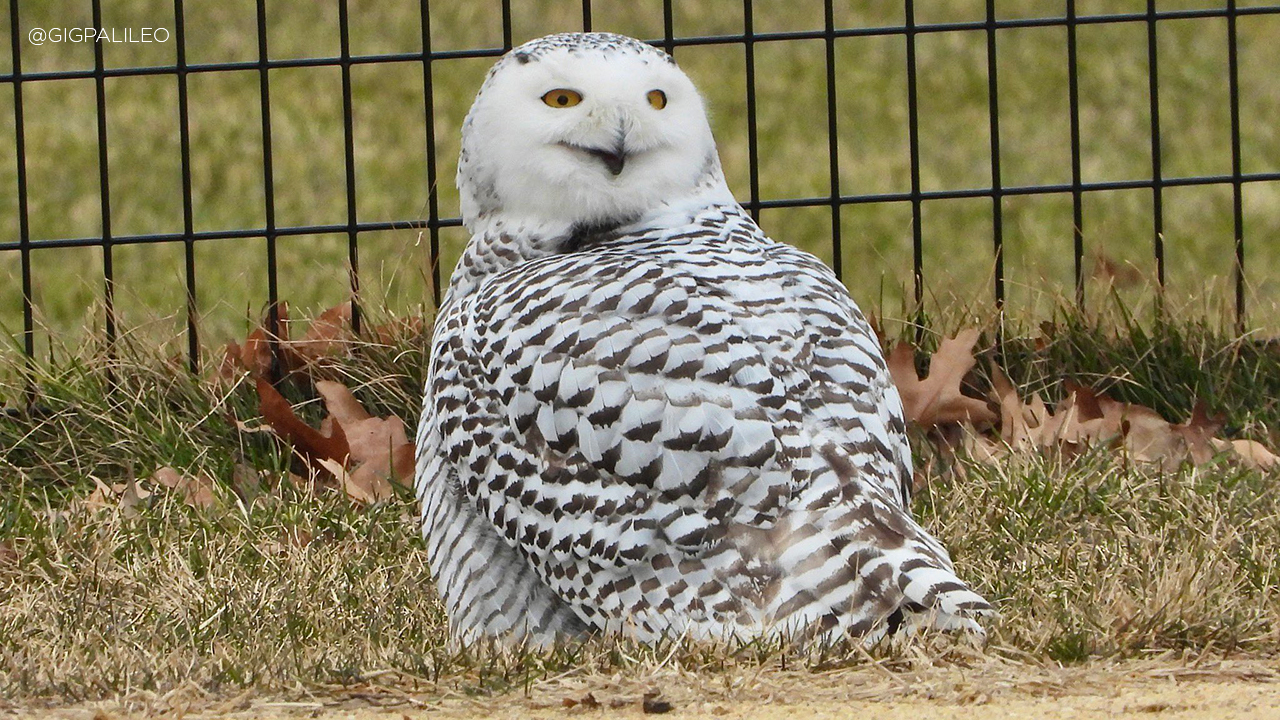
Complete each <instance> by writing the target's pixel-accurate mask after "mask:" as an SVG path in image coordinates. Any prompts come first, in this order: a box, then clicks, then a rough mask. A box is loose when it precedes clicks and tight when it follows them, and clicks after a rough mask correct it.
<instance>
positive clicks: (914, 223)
mask: <svg viewBox="0 0 1280 720" xmlns="http://www.w3.org/2000/svg"><path fill="white" fill-rule="evenodd" d="M904 10H905V20H906V40H907V142H908V145H909V151H910V154H911V280H912V283H913V288H914V290H915V303H916V307H915V316H916V317H915V325H916V333H915V334H916V344H917V345H919V344H920V341H921V340H922V339H923V337H924V243H923V228H921V217H922V213H921V209H920V203H921V195H920V118H919V97H918V94H917V88H916V9H915V3H914V2H913V0H906V5H905V8H904Z"/></svg>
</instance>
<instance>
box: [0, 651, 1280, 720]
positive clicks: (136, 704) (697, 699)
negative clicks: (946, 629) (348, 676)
mask: <svg viewBox="0 0 1280 720" xmlns="http://www.w3.org/2000/svg"><path fill="white" fill-rule="evenodd" d="M1277 681H1280V662H1277V661H1275V660H1269V661H1259V660H1239V661H1232V660H1221V661H1209V662H1196V661H1194V660H1177V661H1174V660H1170V659H1168V658H1160V659H1156V660H1142V661H1132V660H1131V661H1125V662H1106V663H1097V664H1085V665H1081V666H1074V667H1069V668H1060V667H1050V666H1035V665H1027V664H1023V663H1021V662H1009V661H1003V660H995V659H985V660H981V661H978V662H976V663H974V664H970V665H968V666H966V667H959V666H956V665H947V666H940V667H927V668H922V669H919V670H912V671H905V672H904V671H901V670H897V671H891V670H888V669H886V668H884V667H883V666H881V665H877V664H870V665H866V666H862V667H858V668H853V669H845V670H840V671H834V672H830V673H811V672H806V671H763V672H761V671H755V672H750V671H745V672H742V673H740V674H735V675H729V674H725V675H715V674H712V675H706V674H692V673H683V672H680V671H678V670H671V669H660V670H657V671H654V672H652V673H650V674H647V675H646V676H645V677H642V678H628V677H621V676H612V677H608V676H597V677H573V678H552V679H549V680H546V681H543V682H540V683H535V684H533V685H532V686H531V687H530V688H529V690H528V692H526V693H521V692H519V691H514V692H511V693H507V694H504V695H499V696H496V697H468V696H465V695H461V694H451V693H449V692H448V691H441V690H439V689H434V690H432V691H431V692H429V693H424V692H415V691H411V690H406V689H404V686H400V685H398V684H397V685H387V686H367V687H363V688H360V689H359V690H358V691H352V690H347V691H335V692H332V693H328V694H326V693H325V692H323V691H318V692H314V693H308V694H306V695H296V694H295V695H291V696H288V697H280V696H274V697H254V696H251V695H239V696H233V697H202V696H200V695H199V693H197V692H195V691H193V690H186V691H183V690H178V691H174V692H171V693H168V694H166V695H164V696H162V697H158V698H149V699H141V698H137V699H135V701H133V702H130V703H126V704H121V703H119V702H102V703H89V704H82V705H74V706H64V707H49V708H39V709H35V708H31V707H26V708H21V709H19V708H17V707H8V708H2V707H0V716H4V715H8V716H12V717H17V716H22V717H30V718H36V719H38V720H43V719H52V718H76V719H80V718H83V719H84V720H89V719H90V718H94V719H95V720H107V719H113V720H114V719H115V718H121V719H123V718H134V717H139V718H141V717H162V716H163V717H198V718H213V717H226V718H244V719H245V720H250V719H252V720H275V719H276V718H323V719H327V718H340V717H341V718H354V719H355V720H373V719H374V718H396V719H397V720H398V719H399V718H403V717H409V718H417V717H433V718H434V717H439V718H574V717H583V718H590V717H608V718H610V720H622V719H624V718H631V717H641V716H648V715H652V714H654V712H653V711H655V710H661V709H662V707H661V705H660V704H659V705H658V706H655V700H651V701H650V703H649V711H648V712H646V710H645V707H644V706H645V702H644V695H645V693H646V691H648V690H651V689H656V688H660V689H661V690H662V695H661V696H659V698H657V699H656V701H665V702H667V703H669V704H670V708H671V709H670V710H669V711H667V712H666V713H664V715H665V717H668V718H673V719H675V718H696V717H715V718H726V719H734V720H736V719H738V718H741V719H743V720H746V719H757V718H758V719H762V720H767V719H772V718H792V717H795V716H796V715H797V714H803V715H804V716H805V717H806V718H807V719H808V720H824V719H825V718H846V717H870V716H874V717H875V718H877V720H898V719H899V718H901V719H903V720H926V719H928V718H967V717H974V716H979V715H980V716H981V717H984V718H1006V717H1007V718H1021V717H1037V718H1073V717H1104V718H1159V719H1160V720H1172V719H1174V718H1177V719H1179V720H1184V719H1185V720H1192V719H1195V718H1214V719H1215V720H1230V719H1231V718H1251V719H1253V718H1257V719H1262V718H1280V684H1278V682H1277ZM588 693H589V694H590V696H591V697H592V698H594V700H595V703H596V704H594V705H593V704H592V702H591V701H590V700H587V699H586V698H587V696H588ZM584 701H585V702H584Z"/></svg>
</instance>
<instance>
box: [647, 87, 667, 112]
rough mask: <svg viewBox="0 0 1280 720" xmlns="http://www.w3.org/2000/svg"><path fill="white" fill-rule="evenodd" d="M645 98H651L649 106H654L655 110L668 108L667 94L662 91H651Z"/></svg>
mask: <svg viewBox="0 0 1280 720" xmlns="http://www.w3.org/2000/svg"><path fill="white" fill-rule="evenodd" d="M645 97H647V98H649V104H650V105H652V106H653V109H654V110H661V109H662V108H664V107H666V106H667V94H666V93H664V92H662V91H661V90H650V91H649V94H648V95H645Z"/></svg>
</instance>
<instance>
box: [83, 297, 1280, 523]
mask: <svg viewBox="0 0 1280 720" xmlns="http://www.w3.org/2000/svg"><path fill="white" fill-rule="evenodd" d="M351 312H352V308H351V303H349V302H347V303H343V304H341V305H338V306H337V307H333V308H330V309H328V310H326V311H325V312H323V313H322V314H321V315H320V316H319V317H317V318H315V319H314V320H312V321H311V322H310V324H309V325H308V327H307V330H306V332H305V333H304V334H303V335H302V337H301V338H300V339H298V340H292V339H290V337H289V328H290V326H291V325H295V324H296V323H291V322H290V321H289V319H288V308H287V306H285V305H283V304H282V305H281V306H280V308H279V312H278V318H277V323H276V327H277V328H278V330H277V334H276V335H275V336H274V337H273V336H272V335H271V334H270V333H269V332H268V331H267V329H266V327H265V326H266V325H267V323H266V322H264V323H263V326H264V327H259V328H257V329H256V330H254V331H253V332H251V333H250V334H249V335H248V337H247V338H246V339H245V341H244V342H243V343H235V342H232V343H228V345H227V346H226V348H225V350H224V357H223V361H222V363H221V365H220V366H219V367H218V368H217V370H216V372H215V373H214V379H215V380H217V381H219V382H238V381H244V380H248V381H251V382H252V383H253V386H254V388H255V390H256V392H257V395H258V401H259V405H258V411H259V414H260V416H261V423H260V424H257V425H251V424H249V423H246V422H244V421H242V420H240V419H236V418H232V420H233V422H235V424H236V426H237V427H238V428H239V429H240V431H241V432H244V433H259V432H265V433H270V434H271V435H272V436H273V437H275V438H277V439H278V441H279V442H281V443H282V444H284V445H285V446H287V447H289V448H290V449H291V451H292V453H293V455H294V457H295V462H294V467H293V472H290V473H289V478H290V479H291V480H292V481H293V483H294V484H295V485H297V486H300V487H309V488H314V489H326V488H328V489H334V490H338V491H340V492H342V493H343V494H345V495H346V496H347V497H349V498H350V499H351V500H353V501H355V502H359V503H376V502H379V501H383V500H386V499H388V498H390V497H391V496H392V495H393V492H394V486H395V485H400V486H405V487H407V486H410V485H411V484H412V476H413V471H414V447H413V444H412V443H411V442H410V440H409V437H408V434H407V433H406V430H405V425H404V422H403V421H402V420H401V419H400V418H399V417H396V416H394V415H390V416H387V417H376V416H374V415H372V414H370V413H369V412H368V411H367V410H366V409H365V408H364V406H363V405H361V403H360V401H359V400H357V399H356V397H355V395H354V394H353V393H352V391H351V389H349V388H348V387H346V386H345V385H344V384H343V383H342V382H340V380H341V378H342V376H341V375H340V374H339V373H338V372H335V371H334V369H335V368H336V367H337V361H338V360H339V359H341V358H343V357H345V356H346V355H347V354H348V353H349V352H350V349H351V348H352V347H353V344H354V341H355V339H356V338H355V337H354V334H353V333H352V332H351V329H350V328H351ZM422 323H423V320H422V319H421V318H414V319H411V320H408V321H404V322H403V323H402V324H404V325H405V326H406V327H413V328H419V329H420V328H421V325H422ZM403 329H404V328H400V330H403ZM395 330H396V329H395V328H390V327H387V326H383V327H377V328H372V329H371V330H370V331H369V334H370V335H371V336H372V337H373V338H375V339H376V340H378V341H381V342H390V340H391V337H392V336H393V335H394V334H395ZM979 337H980V331H979V330H977V329H968V330H964V331H962V332H960V333H958V334H957V335H956V336H955V337H953V338H947V339H944V340H943V341H942V343H941V344H940V346H939V347H938V349H937V351H936V352H934V353H933V354H932V355H931V356H930V361H929V371H928V373H927V374H926V375H925V376H924V377H920V375H919V374H918V373H917V371H916V365H915V356H916V349H915V348H913V347H912V346H911V345H909V344H907V343H898V344H896V345H895V346H893V347H892V348H891V349H890V350H889V352H888V353H887V355H886V360H887V363H888V367H889V372H890V375H891V376H892V378H893V381H894V383H895V384H896V385H897V387H898V391H899V393H900V395H901V397H902V402H903V406H904V409H905V412H906V417H907V420H908V422H910V423H912V424H914V425H915V426H917V427H919V428H921V429H923V430H925V431H926V433H927V437H928V438H929V439H930V440H932V441H933V443H934V444H935V446H936V447H937V448H938V449H939V451H940V452H941V454H942V456H944V457H951V458H954V457H955V456H956V455H959V454H963V455H966V456H967V457H969V458H972V459H974V460H977V461H979V462H985V463H995V462H998V461H1002V460H1006V459H1008V458H1009V457H1011V456H1016V455H1027V454H1032V453H1059V454H1062V455H1067V456H1074V455H1077V454H1080V453H1082V452H1084V451H1086V450H1087V449H1089V448H1096V447H1103V448H1109V449H1112V450H1114V451H1116V452H1118V453H1120V454H1121V455H1122V457H1123V458H1124V459H1126V460H1128V461H1130V462H1133V463H1139V464H1144V465H1148V466H1155V467H1159V468H1161V469H1163V470H1166V471H1172V470H1174V469H1176V468H1178V467H1179V466H1181V465H1183V464H1184V463H1188V462H1190V463H1194V464H1203V463H1207V462H1210V461H1213V460H1215V459H1216V458H1219V457H1225V458H1228V459H1229V460H1230V461H1232V462H1237V463H1240V464H1242V465H1244V466H1247V467H1250V468H1254V469H1258V470H1263V471H1266V470H1272V469H1276V468H1280V456H1277V455H1276V454H1275V453H1273V452H1272V451H1271V450H1270V449H1269V448H1267V447H1266V446H1264V445H1263V444H1262V443H1259V442H1257V441H1254V440H1241V439H1235V440H1230V439H1225V438H1221V437H1218V433H1219V432H1220V431H1221V429H1222V421H1221V419H1219V418H1214V417H1211V416H1209V414H1208V413H1207V412H1206V411H1205V409H1204V407H1203V406H1202V405H1197V406H1196V408H1195V410H1194V412H1193V413H1192V415H1191V417H1190V418H1189V419H1188V420H1187V421H1186V422H1183V423H1171V422H1169V421H1167V420H1165V419H1164V418H1163V417H1161V416H1160V415H1159V414H1158V413H1157V412H1155V411H1154V410H1152V409H1151V408H1148V407H1144V406H1141V405H1135V404H1130V403H1124V402H1120V401H1117V400H1114V399H1112V398H1110V397H1108V396H1106V395H1105V394H1101V393H1097V392H1095V391H1093V390H1091V389H1089V388H1087V387H1082V386H1079V385H1074V384H1071V383H1069V382H1068V383H1066V384H1065V387H1066V389H1067V394H1066V397H1065V398H1064V399H1063V400H1062V401H1061V402H1059V403H1058V404H1057V405H1056V406H1055V407H1053V408H1050V407H1049V406H1048V405H1046V404H1045V402H1044V400H1042V399H1041V398H1040V397H1038V396H1034V395H1033V396H1031V397H1029V398H1028V399H1026V400H1024V399H1023V398H1022V397H1020V395H1019V392H1018V389H1017V388H1016V387H1015V386H1014V384H1013V383H1012V382H1011V381H1010V380H1009V378H1007V377H1006V376H1005V375H1004V373H1003V372H1001V370H1000V369H999V367H997V366H995V365H994V364H992V365H991V368H990V374H989V383H985V384H987V385H990V389H989V390H986V391H979V390H975V388H976V387H978V384H977V383H975V382H973V376H974V369H975V367H976V366H977V363H978V359H977V357H976V356H975V353H974V347H975V346H976V345H977V343H978V340H979ZM286 384H287V385H292V386H293V387H295V388H297V389H299V390H301V391H302V392H303V394H310V395H314V396H315V397H317V398H318V399H319V401H320V402H321V403H322V404H323V407H324V409H325V411H326V414H325V416H324V417H323V419H322V420H321V421H320V423H319V426H318V427H313V426H311V425H309V424H308V423H307V422H305V421H304V420H303V419H302V418H301V417H300V416H299V415H298V413H297V412H296V411H295V408H294V406H293V405H291V404H290V402H289V400H288V399H286V398H285V396H284V395H283V394H281V392H280V390H279V389H278V387H280V386H283V385H286ZM965 388H968V390H969V392H968V393H966V392H965ZM240 475H244V476H246V477H247V478H249V480H248V481H246V479H245V478H243V477H239V476H240ZM261 479H262V476H261V474H260V473H258V472H257V471H255V470H253V469H251V468H248V467H247V466H245V467H244V468H238V469H237V478H235V479H234V482H233V485H234V486H235V487H236V488H237V492H239V489H240V488H241V486H245V485H247V484H248V483H250V482H257V481H259V480H261ZM216 488H217V484H216V483H215V482H214V480H213V478H212V477H210V476H208V475H207V474H200V475H186V474H183V473H182V472H180V471H179V470H176V469H174V468H172V467H163V468H160V469H159V470H157V471H156V472H155V473H154V474H153V475H152V476H151V477H150V478H148V479H147V481H146V482H138V481H129V482H127V483H120V484H112V485H107V484H105V483H102V482H99V484H98V487H97V488H96V489H95V490H94V491H93V494H92V495H91V496H90V497H89V499H88V502H89V503H90V504H100V505H106V504H116V505H120V506H123V507H125V508H130V507H132V506H134V505H136V504H137V503H139V502H141V501H143V500H145V499H147V498H148V497H150V496H151V495H152V494H153V493H157V492H165V493H169V494H172V495H174V496H176V497H177V498H179V499H181V501H182V502H185V503H187V504H188V505H191V506H193V507H200V508H208V507H212V506H214V505H216V504H217V493H216Z"/></svg>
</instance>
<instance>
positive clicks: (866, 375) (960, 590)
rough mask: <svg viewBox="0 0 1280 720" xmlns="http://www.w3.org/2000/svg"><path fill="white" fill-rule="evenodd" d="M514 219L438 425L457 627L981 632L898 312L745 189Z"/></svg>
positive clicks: (476, 248) (437, 459) (462, 281)
mask: <svg viewBox="0 0 1280 720" xmlns="http://www.w3.org/2000/svg"><path fill="white" fill-rule="evenodd" d="M491 232H498V231H491ZM505 239H506V240H509V238H505ZM502 240H504V238H501V237H493V238H489V239H488V240H486V239H485V238H483V237H481V238H476V239H474V240H473V241H472V243H471V245H470V246H469V247H468V249H467V251H466V253H465V254H464V258H463V260H462V262H461V264H460V267H459V271H458V272H457V274H456V275H455V278H454V281H453V285H452V288H451V290H450V292H449V294H448V296H447V298H446V301H445V303H444V304H443V306H442V308H441V312H440V314H439V316H438V319H437V322H436V325H435V335H434V338H433V342H432V345H433V355H432V359H431V366H430V370H429V376H428V380H427V387H426V393H425V399H424V404H423V415H422V421H421V425H420V427H419V432H418V437H417V442H418V448H419V452H418V492H419V495H420V498H421V500H422V508H423V533H424V535H425V537H426V540H427V543H428V547H429V561H430V566H431V569H432V572H433V574H434V576H435V580H436V583H437V587H438V590H439V592H440V594H441V596H442V597H443V599H444V602H445V606H446V609H447V611H448V614H449V617H450V621H451V624H452V629H453V631H454V633H455V635H456V636H457V637H459V638H461V639H468V638H477V637H481V636H490V635H502V636H507V637H511V638H516V639H523V640H525V641H531V642H534V643H541V644H547V643H552V642H555V641H556V640H558V639H562V638H566V637H575V636H583V635H586V634H591V633H598V632H605V633H622V634H625V635H629V636H631V637H634V638H637V639H640V640H644V641H651V640H654V639H656V638H659V637H663V636H671V635H685V636H691V637H697V638H704V639H727V638H730V637H736V638H748V637H755V636H759V635H762V634H766V633H788V634H796V633H803V634H805V636H806V637H814V636H820V637H823V638H834V637H836V636H841V635H848V636H859V637H864V638H869V639H875V638H878V637H880V636H881V635H883V634H884V633H885V632H886V631H888V630H892V629H894V628H895V627H898V626H901V625H904V624H906V625H908V626H912V625H916V624H921V623H924V624H931V625H935V626H940V627H956V628H965V629H969V630H972V631H975V632H979V633H980V632H981V628H980V626H979V625H978V624H977V623H976V622H975V620H974V618H975V617H977V616H980V615H982V614H985V613H987V612H989V611H990V610H991V607H990V605H989V604H988V603H987V602H986V601H985V600H984V599H983V598H982V597H981V596H979V595H978V594H976V593H974V592H973V591H971V590H970V589H969V588H968V587H967V586H966V585H965V584H964V583H963V582H961V581H960V580H959V579H958V578H957V577H956V575H955V573H954V570H953V567H952V563H951V560H950V558H949V557H948V555H947V552H946V550H945V549H944V548H943V547H942V546H941V545H940V544H939V543H938V542H937V541H936V540H935V539H934V538H932V537H931V536H930V535H929V534H928V533H927V532H926V531H925V530H924V529H923V528H922V527H921V526H920V525H918V524H917V523H916V522H915V521H914V520H913V519H912V517H911V514H910V511H909V507H908V505H909V501H910V498H909V487H910V486H909V482H910V478H911V457H910V452H909V449H908V445H907V441H906V436H905V424H904V420H903V414H902V404H901V401H900V399H899V397H898V394H897V391H896V390H895V389H894V386H893V385H892V383H891V381H890V379H889V375H888V372H887V369H886V367H885V363H884V359H883V357H882V355H881V352H880V349H879V345H878V342H877V340H876V337H875V335H874V333H873V332H872V330H871V328H870V327H869V325H868V323H867V322H866V320H865V319H864V317H863V315H862V314H861V312H860V311H859V310H858V308H857V306H856V305H855V304H854V302H853V300H852V299H851V298H850V297H849V295H848V293H847V291H846V290H845V288H844V287H843V286H842V285H841V284H840V282H839V281H838V280H837V279H836V277H835V276H834V274H833V273H832V272H831V271H830V270H829V269H828V268H827V267H826V266H824V265H823V264H822V262H821V261H819V260H818V259H817V258H815V257H813V256H812V255H809V254H807V253H805V252H802V251H800V250H798V249H796V248H794V247H791V246H788V245H784V244H780V243H776V242H773V241H772V240H770V239H768V238H767V237H766V236H765V235H764V233H763V232H762V231H761V230H760V228H759V227H758V226H757V225H756V224H755V222H754V221H753V220H752V219H751V218H750V217H749V216H748V215H746V214H745V213H744V212H743V211H742V209H741V208H740V207H739V206H737V205H736V204H727V203H717V204H711V205H708V206H703V207H693V208H688V209H685V210H677V209H671V210H669V211H668V212H665V213H659V214H658V215H657V216H655V217H654V218H651V219H649V220H648V221H647V222H644V223H640V224H633V225H631V226H628V227H624V228H620V229H617V230H615V231H612V232H608V233H605V234H603V235H596V236H593V237H590V238H587V239H586V241H583V240H582V239H581V238H576V239H575V238H571V237H569V235H568V234H566V235H565V237H563V238H550V239H548V238H540V239H539V240H538V242H534V243H522V244H521V243H516V244H514V245H515V246H517V247H536V248H549V247H556V246H557V244H559V245H560V247H561V248H562V251H561V252H553V253H547V252H546V251H540V252H544V253H546V254H543V255H541V256H534V257H528V256H524V255H521V254H520V252H518V251H514V250H512V249H511V247H512V246H513V243H510V242H502ZM535 255H536V253H535Z"/></svg>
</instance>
